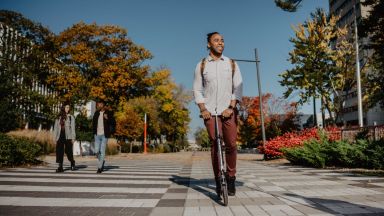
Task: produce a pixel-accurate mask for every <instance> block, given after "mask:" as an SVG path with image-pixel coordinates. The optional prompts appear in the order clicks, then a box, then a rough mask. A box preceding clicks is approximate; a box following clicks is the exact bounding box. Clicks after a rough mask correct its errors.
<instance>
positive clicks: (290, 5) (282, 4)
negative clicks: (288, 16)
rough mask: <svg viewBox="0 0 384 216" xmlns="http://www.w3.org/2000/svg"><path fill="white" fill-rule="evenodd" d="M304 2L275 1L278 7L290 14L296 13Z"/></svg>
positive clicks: (291, 0) (292, 0)
mask: <svg viewBox="0 0 384 216" xmlns="http://www.w3.org/2000/svg"><path fill="white" fill-rule="evenodd" d="M302 1H303V0H275V4H276V6H278V7H279V8H281V9H283V10H284V11H288V12H296V10H297V9H298V8H299V7H300V4H301V2H302Z"/></svg>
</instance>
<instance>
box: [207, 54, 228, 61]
mask: <svg viewBox="0 0 384 216" xmlns="http://www.w3.org/2000/svg"><path fill="white" fill-rule="evenodd" d="M225 58H226V57H225V56H224V55H221V57H220V60H221V61H224V59H225ZM207 60H208V61H209V62H211V61H215V60H214V59H213V58H212V56H211V55H209V54H208V57H207Z"/></svg>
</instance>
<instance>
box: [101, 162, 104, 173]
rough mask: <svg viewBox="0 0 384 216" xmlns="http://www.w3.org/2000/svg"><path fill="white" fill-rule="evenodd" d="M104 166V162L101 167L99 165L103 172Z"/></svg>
mask: <svg viewBox="0 0 384 216" xmlns="http://www.w3.org/2000/svg"><path fill="white" fill-rule="evenodd" d="M104 164H105V160H103V165H101V171H104Z"/></svg>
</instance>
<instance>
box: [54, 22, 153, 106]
mask: <svg viewBox="0 0 384 216" xmlns="http://www.w3.org/2000/svg"><path fill="white" fill-rule="evenodd" d="M55 46H56V50H57V52H56V57H57V59H59V60H60V61H59V62H57V63H56V64H55V65H54V67H55V68H56V70H57V73H56V74H55V75H54V76H52V77H51V78H50V81H51V83H52V84H54V85H55V86H56V87H57V91H58V92H59V95H60V97H61V98H63V100H70V101H72V102H73V103H74V104H79V103H85V102H87V101H88V100H90V99H95V98H98V99H103V100H105V101H106V102H107V103H108V104H110V105H111V106H112V108H116V107H117V106H118V104H119V103H120V102H121V101H123V100H128V99H130V98H134V97H137V96H140V95H145V94H146V92H147V91H146V89H147V88H148V77H147V76H148V73H149V66H145V65H142V64H143V62H144V61H145V60H147V59H150V58H151V57H152V56H151V54H150V52H149V51H148V50H146V49H145V48H143V47H141V46H139V45H136V44H135V43H133V41H132V40H131V39H129V38H128V37H127V31H126V30H125V29H123V28H121V27H119V26H113V25H104V26H100V25H97V24H95V23H93V24H85V23H83V22H80V23H77V24H75V25H73V26H72V27H70V28H68V29H66V30H65V31H63V32H61V33H60V34H59V35H58V36H57V37H55Z"/></svg>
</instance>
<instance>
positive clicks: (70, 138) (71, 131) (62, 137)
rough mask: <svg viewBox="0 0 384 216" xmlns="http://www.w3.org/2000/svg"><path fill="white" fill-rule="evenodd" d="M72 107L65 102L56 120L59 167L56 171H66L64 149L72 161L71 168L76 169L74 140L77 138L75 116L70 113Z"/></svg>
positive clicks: (55, 132)
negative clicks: (64, 167)
mask: <svg viewBox="0 0 384 216" xmlns="http://www.w3.org/2000/svg"><path fill="white" fill-rule="evenodd" d="M70 109H71V107H70V106H69V104H64V105H63V106H62V107H61V110H60V114H59V116H58V118H57V119H56V120H55V126H54V137H55V141H56V163H58V164H59V167H58V168H57V169H56V172H64V169H63V158H64V149H65V154H66V155H67V158H68V160H69V161H70V162H71V170H75V169H76V167H75V160H74V159H73V149H72V148H73V142H74V141H75V139H76V133H75V117H74V116H73V115H71V114H70V113H69V111H70Z"/></svg>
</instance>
